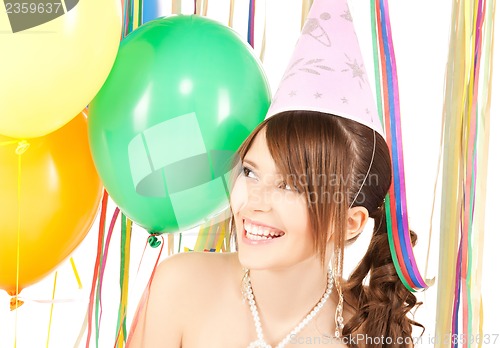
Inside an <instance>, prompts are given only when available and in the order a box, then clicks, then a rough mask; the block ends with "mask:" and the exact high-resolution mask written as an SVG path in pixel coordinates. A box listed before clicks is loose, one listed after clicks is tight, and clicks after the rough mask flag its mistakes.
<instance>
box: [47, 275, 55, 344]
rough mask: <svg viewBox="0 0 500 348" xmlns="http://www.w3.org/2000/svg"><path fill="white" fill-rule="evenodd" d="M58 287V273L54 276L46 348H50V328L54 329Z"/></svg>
mask: <svg viewBox="0 0 500 348" xmlns="http://www.w3.org/2000/svg"><path fill="white" fill-rule="evenodd" d="M56 286H57V271H56V273H55V274H54V286H53V288H52V303H51V304H50V317H49V329H48V332H47V342H46V344H45V347H46V348H49V342H50V328H51V327H52V313H53V311H54V298H55V296H56Z"/></svg>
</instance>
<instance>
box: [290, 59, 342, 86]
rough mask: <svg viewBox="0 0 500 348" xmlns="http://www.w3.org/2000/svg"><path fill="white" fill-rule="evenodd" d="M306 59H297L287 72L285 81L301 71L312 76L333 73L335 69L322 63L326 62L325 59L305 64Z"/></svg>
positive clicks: (311, 60) (313, 60) (309, 61)
mask: <svg viewBox="0 0 500 348" xmlns="http://www.w3.org/2000/svg"><path fill="white" fill-rule="evenodd" d="M304 59H305V58H303V57H302V58H299V59H297V60H296V61H295V62H294V63H293V64H292V65H290V67H289V68H288V69H287V71H286V72H285V76H284V77H283V81H285V80H287V79H289V78H290V77H292V76H294V75H296V74H297V73H298V72H299V71H302V72H305V73H308V74H312V75H321V73H322V72H325V71H330V72H333V71H335V69H333V68H332V67H330V66H328V65H325V64H324V63H322V62H323V61H324V59H323V58H312V59H309V60H307V61H306V62H303V61H304Z"/></svg>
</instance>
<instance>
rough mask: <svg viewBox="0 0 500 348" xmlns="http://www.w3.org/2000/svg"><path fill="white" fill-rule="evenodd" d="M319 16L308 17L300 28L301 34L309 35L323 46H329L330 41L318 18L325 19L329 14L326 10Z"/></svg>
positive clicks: (328, 17)
mask: <svg viewBox="0 0 500 348" xmlns="http://www.w3.org/2000/svg"><path fill="white" fill-rule="evenodd" d="M319 18H320V19H318V18H308V19H307V21H306V23H305V24H304V28H303V29H302V35H309V36H310V37H312V38H313V39H314V40H316V41H317V42H319V43H320V44H322V45H323V46H326V47H330V46H331V45H332V41H331V40H330V36H329V35H328V33H327V32H326V30H325V29H323V27H322V26H321V23H320V20H323V21H327V20H329V19H330V18H331V16H330V14H329V13H328V12H323V13H322V14H321V15H320V16H319Z"/></svg>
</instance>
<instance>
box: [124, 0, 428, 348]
mask: <svg viewBox="0 0 500 348" xmlns="http://www.w3.org/2000/svg"><path fill="white" fill-rule="evenodd" d="M236 160H237V161H241V165H239V166H237V167H238V168H240V170H239V172H238V173H236V175H235V176H234V182H233V183H232V189H231V197H230V202H231V212H232V219H231V223H230V228H231V231H232V235H233V237H234V238H235V245H236V252H233V253H223V254H218V253H183V254H177V255H174V256H172V257H170V258H168V259H166V260H165V261H163V263H162V264H160V266H159V267H158V269H157V271H156V273H155V276H154V279H153V282H152V284H151V287H150V289H149V291H150V292H149V294H146V295H149V297H148V302H147V304H146V305H145V306H144V307H142V310H140V311H139V312H138V313H137V314H136V323H137V327H136V328H135V332H134V334H132V335H131V337H130V339H129V341H128V347H131V348H133V347H147V348H157V347H168V348H171V347H172V348H173V347H183V348H199V347H203V348H226V347H227V348H239V347H242V348H245V347H248V348H256V347H261V348H271V347H278V348H282V347H293V346H297V347H300V346H304V347H305V346H307V347H326V346H328V347H347V346H349V347H356V346H358V347H412V346H413V344H412V342H411V337H412V327H413V325H418V326H420V325H419V324H418V323H416V322H414V321H413V320H412V319H410V318H409V317H408V316H407V314H408V313H409V311H410V310H412V309H413V308H415V306H417V305H418V303H417V300H416V297H415V295H413V294H412V293H411V292H410V291H409V290H407V288H406V287H405V286H404V285H403V283H402V282H401V281H400V279H399V278H398V274H397V272H396V269H395V266H394V264H393V261H392V257H391V252H390V248H389V241H388V233H387V226H386V212H385V209H384V199H385V197H386V195H387V192H388V190H389V188H390V186H391V180H392V174H391V173H392V172H391V158H390V154H389V150H388V147H387V144H386V142H385V140H384V137H383V130H382V126H381V124H380V121H379V118H378V116H377V113H376V109H375V106H374V101H373V98H372V95H371V91H370V88H369V85H368V83H367V81H366V77H365V71H364V68H363V63H362V59H361V54H360V51H359V47H358V46H357V39H356V35H355V33H354V28H353V26H352V18H351V17H350V14H349V9H348V7H347V3H346V2H343V1H335V2H332V1H330V0H316V1H315V2H314V4H313V6H312V8H311V10H310V13H309V17H308V21H307V22H306V23H305V25H304V29H303V32H302V36H301V37H300V39H299V42H298V43H297V46H296V49H295V54H294V57H293V58H292V60H291V63H290V64H289V66H288V68H287V70H286V72H285V76H284V78H283V80H282V84H281V85H280V88H279V89H278V91H277V93H276V95H275V99H274V100H273V103H272V104H271V107H270V110H269V112H268V118H267V119H266V120H265V121H264V122H263V123H261V124H260V125H259V126H258V127H257V128H256V129H255V130H254V131H253V132H252V133H251V134H250V136H249V137H248V138H247V139H246V140H245V141H244V143H243V144H242V145H241V147H240V149H239V150H238V156H237V159H236ZM370 218H371V219H373V220H374V231H373V235H372V238H371V241H370V244H369V246H368V250H367V251H366V254H365V255H359V258H360V260H361V261H360V263H359V264H358V266H357V268H356V269H355V270H354V272H353V273H352V274H351V275H350V277H349V278H348V279H347V280H344V279H343V278H342V272H343V258H344V246H345V245H346V244H349V243H352V242H353V241H354V240H356V238H357V237H358V236H359V234H360V233H361V232H362V231H363V228H364V227H365V225H366V223H367V221H368V220H369V219H370ZM411 237H412V238H411V239H412V243H413V244H414V243H415V241H416V236H415V235H414V234H413V233H412V234H411Z"/></svg>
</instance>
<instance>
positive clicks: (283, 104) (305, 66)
mask: <svg viewBox="0 0 500 348" xmlns="http://www.w3.org/2000/svg"><path fill="white" fill-rule="evenodd" d="M288 110H312V111H319V112H324V113H328V114H334V115H337V116H341V117H345V118H348V119H351V120H354V121H357V122H359V123H362V124H364V125H366V126H368V127H370V128H372V129H374V130H376V131H377V132H379V133H380V134H381V135H384V132H383V128H382V125H381V123H380V119H379V117H378V114H377V108H376V106H375V99H374V97H373V94H372V91H371V89H370V85H369V81H368V77H367V73H366V71H365V67H364V64H363V58H362V56H361V49H360V47H359V44H358V38H357V36H356V32H355V30H354V24H353V22H352V17H351V13H350V11H349V7H348V5H347V1H346V0H315V1H314V3H313V4H312V7H311V9H310V11H309V15H308V18H307V20H306V22H305V24H304V27H303V29H302V33H301V35H300V37H299V39H298V41H297V44H296V46H295V50H294V53H293V55H292V58H291V60H290V63H289V65H288V67H287V69H286V70H285V74H284V75H283V78H282V80H281V83H280V86H279V88H278V90H277V91H276V94H275V96H274V99H273V101H272V103H271V106H270V108H269V111H268V113H267V117H270V116H272V115H275V114H277V113H280V112H283V111H288Z"/></svg>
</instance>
